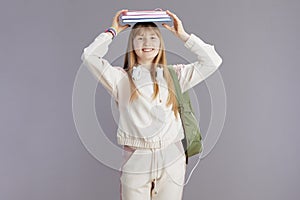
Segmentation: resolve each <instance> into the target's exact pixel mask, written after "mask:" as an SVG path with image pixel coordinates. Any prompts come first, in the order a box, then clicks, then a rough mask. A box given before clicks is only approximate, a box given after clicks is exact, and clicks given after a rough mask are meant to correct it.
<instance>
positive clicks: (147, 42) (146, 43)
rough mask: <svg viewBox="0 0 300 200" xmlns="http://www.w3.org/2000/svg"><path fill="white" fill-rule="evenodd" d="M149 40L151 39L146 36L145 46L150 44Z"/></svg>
mask: <svg viewBox="0 0 300 200" xmlns="http://www.w3.org/2000/svg"><path fill="white" fill-rule="evenodd" d="M149 41H150V40H149V39H148V38H145V39H144V45H145V46H148V45H149V44H150V42H149Z"/></svg>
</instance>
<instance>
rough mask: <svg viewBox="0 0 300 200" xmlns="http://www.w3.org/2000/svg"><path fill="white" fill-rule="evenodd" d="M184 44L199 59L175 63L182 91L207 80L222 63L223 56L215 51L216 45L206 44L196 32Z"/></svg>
mask: <svg viewBox="0 0 300 200" xmlns="http://www.w3.org/2000/svg"><path fill="white" fill-rule="evenodd" d="M184 46H185V47H186V48H187V49H189V50H190V51H191V52H193V53H195V54H196V56H197V61H196V62H194V63H190V64H177V65H174V68H175V71H176V73H177V75H178V79H179V84H180V87H181V90H182V92H185V91H187V90H188V89H190V88H192V87H194V86H195V85H197V84H198V83H200V82H202V81H203V80H205V79H206V78H207V77H209V76H210V75H211V74H212V73H214V72H215V71H216V70H217V69H218V68H219V66H220V65H221V63H222V58H221V57H220V56H219V54H218V53H217V52H216V51H215V49H214V46H213V45H210V44H206V43H205V42H204V41H202V40H201V39H200V38H199V37H197V36H195V35H194V34H191V36H190V37H189V39H188V40H187V41H186V42H185V44H184Z"/></svg>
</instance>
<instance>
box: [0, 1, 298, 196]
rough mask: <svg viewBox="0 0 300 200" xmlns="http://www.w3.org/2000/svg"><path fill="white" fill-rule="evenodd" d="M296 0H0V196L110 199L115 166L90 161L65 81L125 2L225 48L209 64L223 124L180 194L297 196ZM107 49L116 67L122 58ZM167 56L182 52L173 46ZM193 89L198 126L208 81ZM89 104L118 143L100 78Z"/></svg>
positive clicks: (207, 108)
mask: <svg viewBox="0 0 300 200" xmlns="http://www.w3.org/2000/svg"><path fill="white" fill-rule="evenodd" d="M299 5H300V3H299V2H298V1H296V0H285V1H284V0H252V1H250V0H248V1H245V0H228V1H224V0H210V1H190V0H186V1H158V0H157V1H141V0H139V1H137V0H130V1H101V0H88V1H78V0H68V1H67V0H59V1H58V0H51V1H50V0H47V1H46V0H26V1H24V0H23V1H21V0H15V1H2V2H1V6H0V7H1V8H0V11H1V12H0V24H1V37H0V44H1V52H0V53H1V54H0V55H1V61H2V64H1V67H0V89H1V90H0V95H1V98H0V112H1V115H0V128H1V129H0V134H1V138H0V163H1V164H0V199H1V200H2V199H3V200H19V199H20V200H21V199H22V200H40V199H43V200H53V199H56V200H60V199H63V200H82V199H85V200H99V199H111V200H113V199H118V198H119V171H117V170H115V169H112V168H111V167H108V166H106V165H105V164H103V163H101V162H99V161H98V160H97V159H95V157H94V156H93V155H92V154H91V153H90V152H89V151H88V150H87V149H86V147H85V146H84V145H83V143H82V142H81V140H80V137H79V135H78V132H77V130H76V126H75V123H74V119H73V113H72V91H73V86H74V81H75V78H76V75H77V72H78V70H79V69H80V65H81V60H80V56H81V53H82V51H83V48H84V47H86V46H87V45H89V44H90V43H91V42H92V41H93V39H94V38H95V37H96V36H97V35H98V34H100V33H101V32H102V31H103V30H105V29H106V28H107V27H109V26H110V25H111V21H112V18H113V16H114V14H115V13H116V11H118V10H120V9H123V8H128V9H135V10H148V9H155V8H162V9H169V10H171V11H174V12H175V13H176V14H177V15H178V16H179V17H180V18H181V20H182V21H183V24H184V27H185V29H186V31H187V32H188V33H194V34H196V35H197V36H199V37H200V38H202V39H203V40H204V41H205V42H207V43H211V44H213V45H215V48H216V50H217V52H218V53H219V54H220V55H221V57H222V58H223V63H222V65H221V67H220V68H219V70H218V73H219V75H221V77H222V80H223V83H224V88H225V92H226V118H225V123H224V126H223V127H222V132H221V135H220V137H219V139H218V141H217V143H216V145H215V146H214V148H213V149H212V151H211V152H210V153H209V154H208V155H207V156H206V157H205V158H204V159H203V160H201V162H200V165H199V166H198V168H197V169H196V170H195V172H194V174H193V176H192V178H191V181H190V182H189V184H188V185H187V186H186V187H185V189H184V199H205V200H208V199H209V200H216V199H223V200H224V199H226V200H235V199H239V200H241V199H242V200H253V199H260V200H282V199H289V200H295V199H299V198H300V190H299V185H300V156H299V152H300V145H299V139H300V136H299V122H300V121H299V119H300V108H299V102H300V94H299V85H300V79H299V74H300V70H299V65H298V63H297V60H298V59H299V56H300V55H299V49H298V47H299V45H300V42H299V41H300V40H299V38H298V36H299V35H300V34H299V28H300V27H299V20H298V19H299V18H300V14H299V12H298V11H299V9H300V6H299ZM127 33H128V32H127ZM163 33H164V34H167V37H166V47H167V48H170V51H172V47H173V46H172V45H177V44H179V46H180V47H182V48H179V49H180V50H178V51H182V52H183V54H184V53H186V54H190V53H189V52H188V51H187V52H186V49H184V47H183V44H182V43H181V41H179V40H178V39H177V38H175V36H173V35H171V33H168V32H166V31H165V30H164V31H163ZM125 34H126V33H124V34H123V35H122V34H120V35H119V38H116V40H115V41H113V43H112V46H111V50H112V51H113V50H114V49H121V50H122V51H125V48H126V44H127V40H125V41H123V40H122V41H121V39H120V38H121V37H123V36H124V35H125ZM168 38H169V39H168ZM172 41H173V42H172ZM117 47H119V48H117ZM297 49H298V50H297ZM173 50H174V49H173ZM174 55H175V56H174ZM120 56H121V55H120ZM190 56H191V57H192V56H193V55H190ZM110 57H113V56H109V55H108V58H110ZM114 58H115V63H116V64H117V65H122V62H123V59H122V57H120V58H116V57H114ZM189 60H192V61H194V60H196V58H195V57H192V58H191V59H190V58H189ZM169 61H170V62H177V61H178V62H187V60H184V59H183V58H182V57H179V56H178V55H177V54H176V53H175V54H170V55H169ZM216 76H218V74H214V75H212V76H211V77H209V78H208V79H209V80H213V79H214V78H215V77H216ZM194 91H195V93H196V94H197V98H198V101H199V102H200V106H199V107H200V108H199V109H200V113H201V117H200V123H201V130H202V132H203V134H204V135H205V134H206V132H207V130H208V127H209V123H210V120H211V119H210V116H211V105H210V95H209V93H208V87H207V85H206V82H202V83H201V84H199V85H197V86H196V87H195V88H194ZM95 102H96V103H95V107H96V113H97V117H98V120H99V123H100V124H101V126H102V128H103V130H104V132H105V134H106V135H107V136H108V138H109V139H110V140H111V141H112V143H115V134H116V127H117V124H116V122H115V120H114V117H113V115H112V113H113V112H112V111H113V110H112V109H111V105H113V103H112V100H111V98H110V96H109V94H108V93H107V92H106V91H105V89H104V88H103V87H102V85H100V84H99V85H98V87H97V91H96V95H95ZM105 153H106V154H107V155H109V152H105Z"/></svg>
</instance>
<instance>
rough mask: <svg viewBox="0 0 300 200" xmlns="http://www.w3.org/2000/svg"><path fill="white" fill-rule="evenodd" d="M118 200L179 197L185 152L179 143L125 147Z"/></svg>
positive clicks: (181, 188) (157, 199)
mask: <svg viewBox="0 0 300 200" xmlns="http://www.w3.org/2000/svg"><path fill="white" fill-rule="evenodd" d="M123 155H124V164H123V166H122V171H121V176H120V183H121V185H120V191H121V194H120V196H121V200H170V199H172V200H181V199H182V196H183V185H184V180H185V171H186V163H185V155H184V151H183V147H182V144H181V142H178V143H176V144H171V145H169V146H168V147H167V148H164V149H132V148H130V147H126V146H125V147H124V153H123Z"/></svg>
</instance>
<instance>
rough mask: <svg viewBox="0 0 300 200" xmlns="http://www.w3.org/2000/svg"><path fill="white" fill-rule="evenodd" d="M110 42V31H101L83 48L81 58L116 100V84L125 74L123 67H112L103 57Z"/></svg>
mask: <svg viewBox="0 0 300 200" xmlns="http://www.w3.org/2000/svg"><path fill="white" fill-rule="evenodd" d="M111 42H112V37H111V34H110V33H101V34H100V35H98V36H97V37H96V38H95V40H94V41H93V42H92V43H91V44H90V45H89V46H88V47H86V48H84V50H83V53H82V55H81V60H82V61H83V64H84V65H85V66H87V67H88V69H89V70H90V71H91V73H92V74H93V75H94V76H95V77H96V78H97V79H98V80H99V81H100V83H101V84H102V85H103V86H104V87H105V88H106V89H107V91H108V92H109V93H110V94H111V95H112V96H113V97H114V98H115V100H118V99H117V97H118V94H117V84H118V82H119V81H120V80H121V79H122V78H123V77H124V76H125V75H127V74H126V72H125V70H124V69H123V68H121V67H113V66H111V64H110V63H109V62H108V61H107V60H105V59H103V56H104V55H105V54H106V53H107V51H108V46H109V44H110V43H111Z"/></svg>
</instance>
